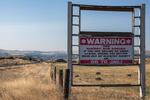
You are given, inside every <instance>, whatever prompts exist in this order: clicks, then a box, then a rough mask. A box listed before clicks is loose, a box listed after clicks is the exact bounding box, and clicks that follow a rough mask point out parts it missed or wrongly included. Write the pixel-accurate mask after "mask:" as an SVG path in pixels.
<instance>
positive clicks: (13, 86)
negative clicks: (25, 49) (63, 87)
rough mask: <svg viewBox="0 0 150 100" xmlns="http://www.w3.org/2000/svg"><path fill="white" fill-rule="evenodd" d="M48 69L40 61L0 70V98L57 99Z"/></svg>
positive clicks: (57, 95)
mask: <svg viewBox="0 0 150 100" xmlns="http://www.w3.org/2000/svg"><path fill="white" fill-rule="evenodd" d="M49 69H50V65H49V64H46V63H42V64H31V65H23V67H22V68H18V69H9V70H2V71H0V83H1V85H0V100H51V99H52V100H59V98H60V97H59V94H58V92H57V91H55V87H54V84H50V83H51V82H50V77H49Z"/></svg>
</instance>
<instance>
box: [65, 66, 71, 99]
mask: <svg viewBox="0 0 150 100" xmlns="http://www.w3.org/2000/svg"><path fill="white" fill-rule="evenodd" d="M69 78H70V69H65V81H64V100H68V98H69Z"/></svg>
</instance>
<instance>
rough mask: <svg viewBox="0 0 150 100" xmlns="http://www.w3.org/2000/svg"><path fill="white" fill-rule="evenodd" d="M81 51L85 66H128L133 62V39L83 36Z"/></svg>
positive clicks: (129, 37)
mask: <svg viewBox="0 0 150 100" xmlns="http://www.w3.org/2000/svg"><path fill="white" fill-rule="evenodd" d="M79 51H80V64H83V65H122V64H123V65H128V64H132V60H133V38H132V37H131V36H123V37H121V36H103V37H100V36H99V37H85V36H81V37H80V49H79Z"/></svg>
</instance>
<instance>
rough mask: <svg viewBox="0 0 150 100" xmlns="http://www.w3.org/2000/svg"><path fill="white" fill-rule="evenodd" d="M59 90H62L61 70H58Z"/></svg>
mask: <svg viewBox="0 0 150 100" xmlns="http://www.w3.org/2000/svg"><path fill="white" fill-rule="evenodd" d="M58 78H59V89H60V90H61V91H62V90H63V70H62V69H61V70H59V77H58Z"/></svg>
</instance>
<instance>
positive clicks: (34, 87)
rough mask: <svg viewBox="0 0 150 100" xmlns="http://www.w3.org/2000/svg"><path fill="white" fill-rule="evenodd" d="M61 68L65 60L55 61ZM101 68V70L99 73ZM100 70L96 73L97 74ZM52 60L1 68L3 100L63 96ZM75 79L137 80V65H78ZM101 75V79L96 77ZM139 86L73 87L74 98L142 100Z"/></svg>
mask: <svg viewBox="0 0 150 100" xmlns="http://www.w3.org/2000/svg"><path fill="white" fill-rule="evenodd" d="M56 65H57V66H58V67H57V68H58V69H62V68H65V67H66V64H60V63H59V64H58V63H57V64H56ZM146 69H147V76H146V77H147V97H146V98H147V100H149V99H150V78H149V77H150V64H147V65H146ZM97 72H99V73H97ZM96 73H97V74H96ZM49 74H50V64H48V63H40V64H30V65H21V66H20V68H15V69H6V70H4V69H3V70H1V69H0V100H61V99H62V97H61V96H60V94H59V93H58V91H56V88H55V85H54V84H52V82H51V80H50V76H49ZM73 77H74V80H73V81H74V83H76V84H101V83H103V84H104V83H124V82H125V83H137V81H136V79H137V70H136V67H132V68H130V67H125V68H119V67H118V68H116V67H111V68H110V67H109V68H107V67H104V68H100V67H92V68H91V67H85V66H82V67H81V66H75V69H74V76H73ZM96 78H100V79H98V80H97V79H96ZM138 92H139V91H138V88H107V87H105V88H104V87H103V88H102V87H73V88H72V95H71V100H139V94H138Z"/></svg>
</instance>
